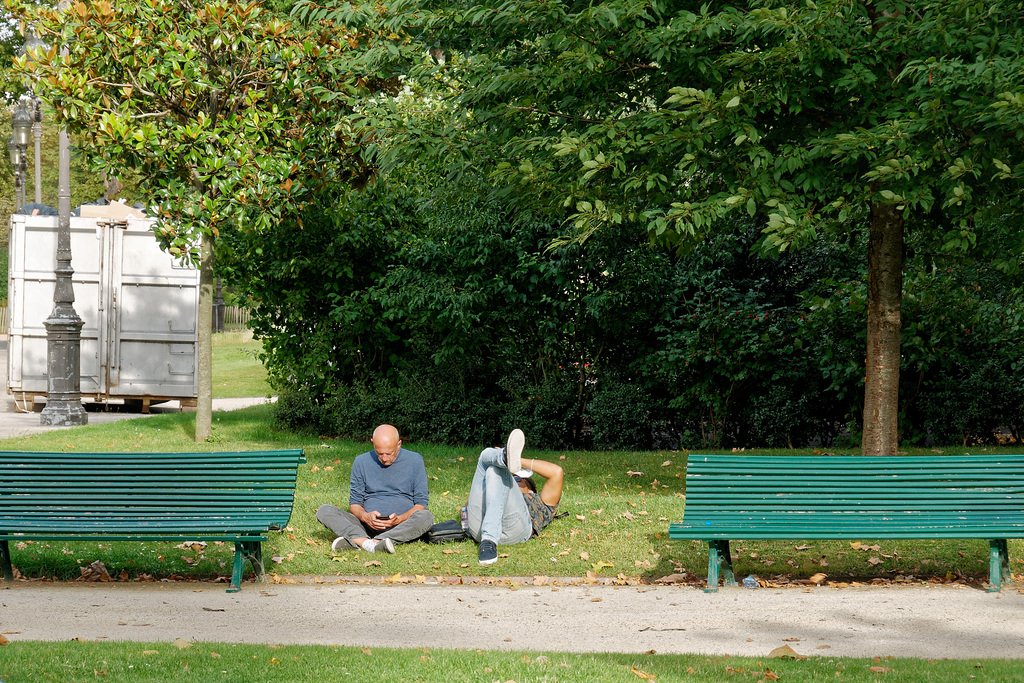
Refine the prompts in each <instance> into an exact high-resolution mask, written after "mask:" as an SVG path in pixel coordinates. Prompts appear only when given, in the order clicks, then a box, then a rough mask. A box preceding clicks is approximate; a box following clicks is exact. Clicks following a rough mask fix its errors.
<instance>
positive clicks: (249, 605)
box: [0, 582, 1024, 659]
mask: <svg viewBox="0 0 1024 683" xmlns="http://www.w3.org/2000/svg"><path fill="white" fill-rule="evenodd" d="M0 632H2V633H4V634H5V636H6V637H7V638H9V639H11V640H21V639H25V640H44V641H45V640H69V639H73V638H83V639H86V640H127V641H146V642H169V641H173V640H175V639H177V638H182V639H184V640H188V641H192V642H200V641H203V642H238V643H267V644H282V645H283V644H320V645H354V646H363V647H380V646H382V645H385V644H386V645H389V646H394V647H429V648H442V649H444V648H449V649H459V648H468V649H476V648H481V649H494V650H531V651H556V652H647V651H651V650H654V651H656V652H659V653H696V654H714V655H726V654H728V655H744V656H753V657H764V656H767V655H768V653H770V652H771V651H772V650H773V649H774V648H776V647H779V646H781V645H789V646H790V647H792V648H793V649H794V650H795V651H796V652H798V653H799V654H801V655H808V656H826V657H831V656H844V657H847V656H848V657H886V656H897V657H917V658H924V659H940V658H955V659H974V658H1014V659H1015V658H1024V593H1022V592H1021V591H1020V590H1018V589H1014V588H1007V589H1004V590H1003V592H1002V593H998V594H997V593H986V592H984V591H982V590H978V589H975V588H968V587H949V586H934V587H929V586H917V587H889V588H880V587H870V588H846V589H835V588H807V589H794V588H787V589H757V590H746V589H742V588H731V589H723V590H721V591H719V592H718V593H704V592H703V591H702V590H700V589H698V588H693V587H688V586H618V587H605V586H522V587H519V588H515V589H513V588H510V587H508V586H479V585H470V586H440V585H379V584H377V585H368V584H356V583H334V584H331V583H320V584H316V583H312V584H311V583H294V584H273V583H266V584H253V583H247V584H245V585H244V587H243V589H242V591H241V592H239V593H226V592H225V590H224V586H223V584H213V583H191V582H175V583H149V584H128V583H104V584H84V583H54V584H46V583H35V582H15V583H13V584H9V583H6V584H0Z"/></svg>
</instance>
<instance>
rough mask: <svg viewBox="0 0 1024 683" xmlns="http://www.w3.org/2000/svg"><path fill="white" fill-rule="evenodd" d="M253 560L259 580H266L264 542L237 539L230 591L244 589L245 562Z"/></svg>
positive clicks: (234, 591)
mask: <svg viewBox="0 0 1024 683" xmlns="http://www.w3.org/2000/svg"><path fill="white" fill-rule="evenodd" d="M246 562H251V563H252V568H253V570H254V571H255V572H256V579H257V580H258V581H264V580H266V574H265V573H264V569H263V544H262V543H261V542H260V541H235V566H234V568H233V570H232V572H231V585H230V586H228V590H227V592H228V593H237V592H238V591H240V590H242V571H243V570H244V569H245V563H246Z"/></svg>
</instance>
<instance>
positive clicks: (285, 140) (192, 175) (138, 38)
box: [8, 0, 335, 256]
mask: <svg viewBox="0 0 1024 683" xmlns="http://www.w3.org/2000/svg"><path fill="white" fill-rule="evenodd" d="M8 5H9V6H10V7H12V8H14V9H15V11H18V12H20V13H22V14H23V16H24V17H25V19H26V20H27V21H29V22H30V23H31V24H32V25H33V26H36V27H37V30H39V31H40V32H41V33H42V34H43V35H44V37H45V38H46V40H48V41H49V42H50V44H51V47H49V48H48V49H40V50H36V51H34V52H33V54H31V55H29V56H30V57H31V59H26V58H22V59H20V60H19V61H18V63H17V67H18V69H19V70H20V71H22V72H23V73H25V74H26V75H27V76H29V77H31V78H32V79H33V81H34V83H35V84H36V86H37V87H38V88H39V89H40V90H41V94H42V95H43V97H44V98H46V99H47V100H48V101H49V102H50V104H51V106H52V108H53V110H54V113H55V118H56V120H57V122H58V123H60V124H65V125H67V127H68V129H69V132H70V133H71V135H72V136H74V137H76V138H77V139H78V140H79V142H80V145H81V149H82V151H83V152H84V153H85V154H86V155H87V156H88V157H89V159H90V160H91V162H92V164H93V165H94V167H95V168H97V169H103V170H107V171H108V172H111V173H113V174H115V175H122V174H125V173H134V174H137V176H136V177H137V178H138V182H139V185H140V189H141V190H142V191H143V192H144V194H145V197H146V201H147V205H148V206H150V207H151V213H152V214H153V215H154V216H156V217H158V218H159V219H160V220H161V221H165V223H164V224H163V226H162V227H161V228H160V229H159V230H158V235H159V236H160V238H161V242H162V243H163V245H164V247H165V248H167V249H168V250H169V251H170V252H171V253H172V254H176V255H180V256H187V255H189V254H193V255H194V253H195V250H196V249H197V248H198V238H199V235H200V234H201V233H205V234H207V235H211V236H216V235H217V234H219V232H220V231H221V230H222V229H224V228H226V227H229V226H231V225H232V224H236V225H237V226H245V227H248V226H249V225H250V224H251V225H254V226H256V227H258V226H260V225H261V224H264V223H266V222H268V221H270V220H271V217H272V216H274V215H275V214H279V213H280V212H281V211H282V209H283V208H284V207H285V206H287V204H286V203H285V201H284V198H286V197H287V198H290V199H293V200H294V197H292V192H291V190H292V188H293V185H294V184H293V183H291V182H287V180H288V176H289V174H290V173H291V166H292V164H293V163H294V162H293V158H294V157H295V156H296V152H297V150H296V148H301V147H302V144H301V142H300V140H302V136H298V135H290V134H288V131H289V129H291V128H292V127H293V126H295V125H296V124H297V125H298V126H299V127H300V129H301V128H302V127H303V126H304V125H306V124H307V123H308V120H305V118H306V117H305V114H306V113H308V111H310V110H313V109H314V107H313V106H312V103H310V102H309V100H308V98H304V97H302V96H301V94H302V92H303V90H302V83H303V82H304V79H306V78H308V77H309V76H310V74H309V73H308V72H307V71H306V65H307V60H308V57H309V53H310V51H311V50H312V49H313V48H311V47H310V46H308V45H304V44H303V43H302V42H301V39H302V36H294V35H293V34H291V32H289V31H288V29H287V27H286V26H285V25H284V24H282V23H280V22H279V21H276V20H273V19H268V18H267V17H265V16H264V15H263V13H262V10H261V9H260V8H259V6H258V5H245V4H240V3H226V2H211V3H206V4H202V5H199V6H196V7H193V6H191V5H183V4H181V3H176V2H162V1H160V2H145V3H122V4H118V5H117V6H116V7H111V6H110V5H109V4H107V3H95V4H86V3H80V4H78V5H75V6H73V7H72V8H71V9H69V10H68V11H63V10H54V9H51V8H47V7H40V6H33V5H30V4H29V5H22V4H20V3H17V2H15V0H11V2H9V3H8ZM59 45H66V46H67V48H66V49H67V50H68V53H69V54H68V56H66V57H64V56H61V54H60V50H59V49H58V47H57V46H59ZM332 47H335V46H332V45H326V46H322V47H321V48H319V49H322V50H324V51H329V50H330V49H332ZM286 103H287V105H288V106H285V104H286ZM295 189H296V191H297V190H298V189H299V188H297V187H296V188H295ZM296 194H298V192H296Z"/></svg>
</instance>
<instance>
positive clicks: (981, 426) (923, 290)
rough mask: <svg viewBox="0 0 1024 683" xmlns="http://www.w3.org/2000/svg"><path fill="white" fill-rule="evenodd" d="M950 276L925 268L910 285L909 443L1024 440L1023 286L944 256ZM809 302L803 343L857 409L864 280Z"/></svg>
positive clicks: (906, 340) (905, 393) (905, 386)
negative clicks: (1023, 372)
mask: <svg viewBox="0 0 1024 683" xmlns="http://www.w3.org/2000/svg"><path fill="white" fill-rule="evenodd" d="M939 259H940V260H941V261H944V262H945V263H947V264H948V265H947V267H942V268H940V267H937V266H935V265H934V264H932V265H931V266H930V267H927V268H924V267H920V266H921V265H922V264H921V261H920V260H918V261H916V265H918V267H917V268H915V269H913V270H912V272H911V273H910V274H909V276H908V277H907V278H906V280H905V282H904V316H905V324H904V329H903V350H904V355H903V359H902V382H901V387H900V397H901V400H900V410H901V413H902V418H901V422H902V425H903V426H902V429H901V439H902V440H903V442H904V443H914V444H923V443H926V442H928V443H930V442H934V443H939V444H950V443H958V444H968V443H974V442H977V441H982V442H985V441H991V440H992V439H993V434H995V433H996V432H998V431H999V430H1000V429H1002V428H1005V429H1008V430H1009V431H1010V434H1012V435H1019V434H1020V431H1021V425H1022V422H1024V420H1022V414H1021V405H1024V403H1022V400H1024V395H1022V392H1021V388H1020V383H1019V381H1017V380H1016V376H1017V373H1018V369H1019V368H1021V367H1024V354H1022V348H1024V346H1022V344H1024V327H1022V321H1024V305H1022V303H1021V302H1022V298H1021V291H1020V289H1019V286H1014V283H1015V282H1017V278H1006V277H1002V276H1000V275H999V274H998V273H996V272H994V271H992V270H991V269H989V268H988V267H986V266H985V265H983V264H980V263H971V262H970V261H965V260H963V259H959V258H954V259H949V258H944V257H941V256H940V257H939ZM828 284H829V287H828V291H827V292H825V293H823V294H822V295H820V296H809V297H808V298H807V303H808V308H809V311H808V312H809V315H807V316H805V317H804V318H803V319H801V323H800V326H799V331H798V332H797V334H798V338H799V339H800V340H801V343H802V344H803V345H804V346H805V347H808V348H812V349H814V351H813V353H815V354H816V355H817V356H818V358H819V363H820V367H821V369H822V373H823V376H824V377H825V379H826V380H827V381H828V382H829V390H830V391H834V392H835V395H836V400H837V401H839V402H842V403H846V404H847V405H850V406H851V410H852V408H853V406H854V405H855V401H856V398H857V397H856V394H855V391H854V388H855V387H856V383H857V381H858V378H859V377H861V376H862V375H863V364H862V360H861V355H860V354H861V351H860V349H861V347H862V345H863V343H864V330H863V327H862V326H861V323H860V321H861V320H862V317H863V313H862V311H863V308H864V306H865V302H866V300H867V292H866V286H865V284H864V282H863V281H849V282H829V283H828Z"/></svg>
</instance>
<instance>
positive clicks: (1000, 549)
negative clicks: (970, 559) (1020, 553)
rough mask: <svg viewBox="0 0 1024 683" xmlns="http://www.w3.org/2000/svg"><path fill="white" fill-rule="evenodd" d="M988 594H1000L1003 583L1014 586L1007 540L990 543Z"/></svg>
mask: <svg viewBox="0 0 1024 683" xmlns="http://www.w3.org/2000/svg"><path fill="white" fill-rule="evenodd" d="M988 546H989V552H988V592H989V593H998V592H999V591H1000V590H1001V589H1002V587H1003V585H1002V584H1003V581H1004V580H1005V582H1006V583H1009V584H1013V575H1012V574H1010V549H1009V548H1008V547H1007V543H1006V539H1005V538H993V539H991V540H989V542H988Z"/></svg>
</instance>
